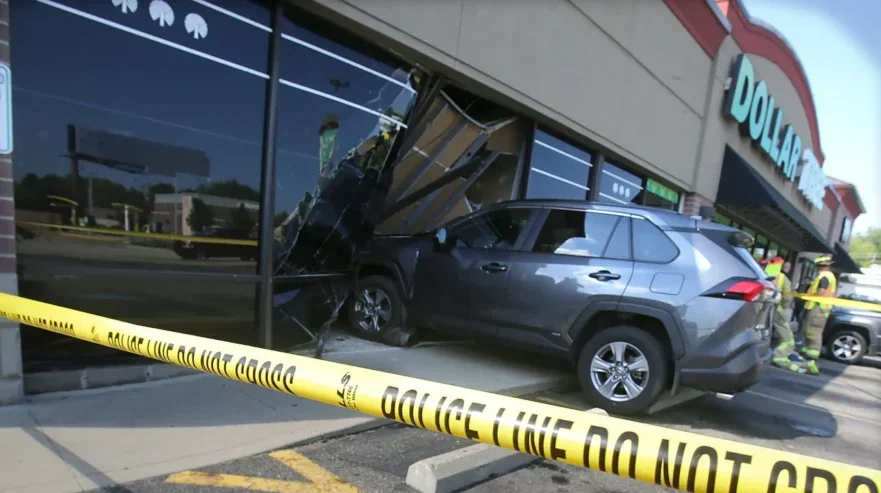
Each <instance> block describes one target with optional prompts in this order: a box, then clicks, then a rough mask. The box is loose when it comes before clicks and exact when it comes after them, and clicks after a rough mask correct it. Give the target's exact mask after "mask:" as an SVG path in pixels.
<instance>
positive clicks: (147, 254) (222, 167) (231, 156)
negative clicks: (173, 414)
mask: <svg viewBox="0 0 881 493" xmlns="http://www.w3.org/2000/svg"><path fill="white" fill-rule="evenodd" d="M213 4H216V5H217V6H219V7H221V9H220V10H218V9H213V8H209V7H207V6H206V5H202V4H200V3H195V2H192V3H186V4H183V3H174V4H170V5H171V7H172V8H173V9H174V10H173V14H172V15H168V13H167V12H166V14H165V16H164V17H162V18H161V19H160V18H154V16H151V15H150V12H149V11H148V9H147V8H146V5H142V6H141V8H140V9H131V8H127V9H124V8H123V5H126V2H123V5H120V6H116V5H114V3H113V2H109V1H108V2H77V1H72V0H68V1H65V2H57V3H51V4H50V3H42V2H37V1H33V0H20V1H16V2H11V3H10V7H9V8H10V15H11V18H12V22H13V23H14V24H15V26H16V27H15V29H13V30H12V40H11V43H10V45H11V47H12V50H13V52H12V56H13V57H14V58H15V59H16V64H15V70H16V77H15V80H14V83H15V85H14V87H13V97H14V98H15V106H16V111H15V115H14V118H15V120H14V126H15V136H16V151H15V154H16V156H15V181H16V183H15V195H16V220H17V226H18V227H19V228H22V229H24V230H27V232H28V234H27V235H22V236H21V238H22V239H21V240H20V241H18V244H17V251H18V262H19V271H20V292H21V294H22V295H23V296H26V297H31V298H36V299H39V300H42V301H46V302H49V303H54V304H58V305H61V306H67V307H71V308H74V309H78V310H83V311H88V312H93V313H98V314H101V315H105V316H109V317H113V318H117V319H121V320H125V321H130V322H134V323H140V324H144V325H150V326H153V327H159V328H163V329H169V330H177V331H184V332H189V333H195V334H197V335H203V336H208V337H213V338H219V339H225V340H231V341H235V342H242V343H247V344H253V343H254V342H255V335H256V334H255V331H254V320H253V313H254V280H255V272H256V269H255V268H256V262H255V260H256V248H257V242H256V230H257V218H258V213H259V178H260V146H261V138H262V128H263V125H262V122H263V107H264V100H265V85H266V82H265V81H266V74H265V73H264V71H265V66H266V60H267V53H268V42H269V34H268V33H267V32H266V30H264V29H260V28H256V27H255V26H254V25H253V24H251V23H248V22H245V21H244V20H242V19H246V20H250V21H252V22H253V23H257V24H260V23H267V22H268V13H267V11H266V9H265V8H264V7H263V6H261V5H260V4H259V3H258V2H241V1H237V2H231V1H226V2H223V1H217V2H213ZM223 9H226V10H223ZM230 14H235V16H233V15H230ZM237 16H238V17H237ZM172 17H173V19H172ZM188 19H189V20H188ZM49 60H51V63H48V62H47V61H49ZM22 339H23V346H24V356H25V360H26V367H27V368H28V369H29V370H33V369H39V368H52V367H59V366H63V365H65V364H69V363H70V362H72V361H75V362H77V363H76V364H82V362H83V361H87V362H88V364H100V363H107V362H115V361H118V358H119V357H120V355H119V353H115V352H112V351H111V350H109V349H105V348H102V347H101V346H97V345H94V344H86V343H79V342H77V341H76V340H74V339H70V338H63V337H61V336H55V335H53V334H51V333H48V332H45V331H39V330H36V329H27V328H26V329H25V330H23V332H22ZM98 357H103V358H105V359H101V360H98V359H95V358H98Z"/></svg>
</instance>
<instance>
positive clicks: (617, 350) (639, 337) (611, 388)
mask: <svg viewBox="0 0 881 493" xmlns="http://www.w3.org/2000/svg"><path fill="white" fill-rule="evenodd" d="M622 354H623V358H622V357H621V355H622ZM595 358H596V359H597V361H596V362H595ZM634 364H636V365H637V366H638V368H639V369H638V370H637V369H634V368H633V367H632V366H633V365H634ZM669 373H670V369H669V365H668V363H667V358H666V356H665V353H664V349H663V347H662V346H661V343H660V342H658V340H657V339H656V338H655V337H654V336H652V335H651V334H649V333H648V332H646V331H644V330H642V329H639V328H636V327H630V326H626V325H619V326H614V327H609V328H607V329H604V330H602V331H600V332H598V333H596V334H595V335H594V336H593V337H591V338H590V339H589V340H588V341H587V343H585V345H584V347H583V348H582V349H581V354H580V355H579V358H578V382H579V383H580V384H581V388H582V390H583V391H584V393H585V394H586V396H587V399H588V401H589V403H590V404H592V405H594V406H595V407H598V408H600V409H603V410H605V411H606V412H609V413H612V414H620V415H637V414H643V413H645V412H646V411H648V409H649V408H650V407H651V406H652V404H654V403H655V402H656V401H657V400H658V397H659V396H660V395H661V392H663V391H664V390H665V389H666V388H667V386H668V382H669ZM606 384H608V385H606ZM637 389H638V392H637ZM631 394H633V395H631Z"/></svg>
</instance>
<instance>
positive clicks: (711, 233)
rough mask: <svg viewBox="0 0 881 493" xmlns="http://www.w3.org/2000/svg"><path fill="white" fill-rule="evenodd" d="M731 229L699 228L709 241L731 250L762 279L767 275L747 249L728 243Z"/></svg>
mask: <svg viewBox="0 0 881 493" xmlns="http://www.w3.org/2000/svg"><path fill="white" fill-rule="evenodd" d="M731 233H733V231H728V230H718V229H703V230H701V234H703V235H704V236H705V237H707V238H708V239H709V240H710V241H712V242H713V243H715V244H716V245H718V246H720V247H722V248H723V249H724V250H725V251H728V252H731V253H733V254H734V255H736V256H737V257H738V258H739V259H740V260H742V261H743V263H745V264H746V265H747V267H749V268H750V270H751V271H752V272H753V273H754V274H755V275H756V277H758V278H761V279H764V278H766V277H768V276H767V274H765V271H764V270H763V269H762V267H761V266H760V265H759V263H758V262H756V259H755V257H753V256H752V254H751V253H749V250H747V249H746V248H743V247H736V246H733V245H732V244H731V243H729V241H728V238H729V237H730V236H731Z"/></svg>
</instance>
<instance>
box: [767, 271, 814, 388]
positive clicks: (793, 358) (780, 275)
mask: <svg viewBox="0 0 881 493" xmlns="http://www.w3.org/2000/svg"><path fill="white" fill-rule="evenodd" d="M790 268H791V265H790V264H789V262H785V261H784V260H783V259H782V258H780V257H774V258H773V259H772V260H771V261H770V262H768V265H767V267H765V273H766V274H768V277H773V278H774V285H775V286H776V287H777V290H778V291H780V293H781V301H780V303H779V304H778V305H777V309H776V310H775V311H774V318H773V324H774V333H775V334H776V335H777V339H778V342H777V346H776V347H775V348H774V355H773V358H772V360H771V362H772V363H773V364H774V366H777V367H780V368H783V369H784V370H787V371H791V372H793V373H798V374H804V373H807V372H808V365H809V363H808V362H807V361H805V359H804V358H802V357H801V356H799V354H798V353H797V352H796V350H795V337H794V336H793V335H792V328H791V327H790V326H789V320H790V319H791V318H792V301H793V296H792V282H791V281H790V280H789V278H788V277H787V276H786V274H788V273H789V271H790Z"/></svg>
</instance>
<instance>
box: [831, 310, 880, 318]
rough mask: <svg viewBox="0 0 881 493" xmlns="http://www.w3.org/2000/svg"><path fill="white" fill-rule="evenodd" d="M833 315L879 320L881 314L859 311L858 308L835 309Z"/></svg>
mask: <svg viewBox="0 0 881 493" xmlns="http://www.w3.org/2000/svg"><path fill="white" fill-rule="evenodd" d="M832 314H833V315H836V314H837V315H845V316H859V317H868V318H874V319H878V320H881V312H876V311H872V310H860V309H858V308H835V309H834V310H832Z"/></svg>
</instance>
